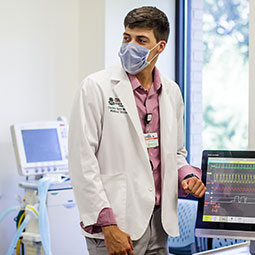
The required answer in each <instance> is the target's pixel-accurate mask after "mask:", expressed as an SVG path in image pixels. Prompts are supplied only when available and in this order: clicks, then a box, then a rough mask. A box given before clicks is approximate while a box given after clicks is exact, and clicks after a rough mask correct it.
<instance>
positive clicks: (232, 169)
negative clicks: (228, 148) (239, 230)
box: [202, 157, 255, 224]
mask: <svg viewBox="0 0 255 255" xmlns="http://www.w3.org/2000/svg"><path fill="white" fill-rule="evenodd" d="M206 187H207V192H206V194H205V199H204V210H203V218H202V221H204V222H224V223H247V224H249V223H253V224H254V223H255V159H254V158H252V159H251V158H250V159H249V158H217V157H211V158H210V157H209V158H208V165H207V175H206Z"/></svg>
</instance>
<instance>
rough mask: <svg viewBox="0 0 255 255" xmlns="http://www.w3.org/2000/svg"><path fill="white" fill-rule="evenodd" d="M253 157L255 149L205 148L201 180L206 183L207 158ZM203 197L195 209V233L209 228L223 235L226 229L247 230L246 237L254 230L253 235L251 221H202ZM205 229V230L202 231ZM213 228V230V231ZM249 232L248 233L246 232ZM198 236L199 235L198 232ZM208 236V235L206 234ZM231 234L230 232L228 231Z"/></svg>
mask: <svg viewBox="0 0 255 255" xmlns="http://www.w3.org/2000/svg"><path fill="white" fill-rule="evenodd" d="M209 157H210V158H212V157H216V158H254V159H255V151H226V150H205V151H203V155H202V166H201V169H202V181H203V183H204V184H205V185H206V176H207V163H208V158H209ZM204 198H205V196H203V197H202V198H200V199H198V210H197V219H196V233H202V232H204V233H206V232H207V231H206V230H211V231H212V232H215V233H220V231H223V232H222V233H224V235H227V234H228V232H227V231H234V232H235V231H239V232H243V231H245V232H247V238H248V237H249V236H250V234H251V232H254V235H255V224H252V223H229V222H228V223H226V222H205V221H202V217H203V208H204ZM203 230H205V231H203ZM214 230H215V231H214ZM248 233H249V234H248ZM198 236H201V235H200V234H198ZM207 236H208V235H207ZM230 236H231V233H230ZM241 236H243V237H245V234H244V233H242V234H241Z"/></svg>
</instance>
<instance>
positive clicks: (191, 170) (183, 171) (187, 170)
mask: <svg viewBox="0 0 255 255" xmlns="http://www.w3.org/2000/svg"><path fill="white" fill-rule="evenodd" d="M188 174H194V175H196V176H197V177H198V178H199V179H201V177H202V170H201V169H199V168H198V167H195V166H191V165H185V166H183V167H181V168H180V169H179V170H178V187H179V192H178V196H179V197H186V196H187V193H186V192H185V191H184V190H183V189H182V188H181V182H182V181H183V179H184V177H185V176H187V175H188Z"/></svg>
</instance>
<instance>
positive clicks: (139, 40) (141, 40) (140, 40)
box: [138, 39, 146, 43]
mask: <svg viewBox="0 0 255 255" xmlns="http://www.w3.org/2000/svg"><path fill="white" fill-rule="evenodd" d="M138 42H139V43H146V41H145V40H143V39H138Z"/></svg>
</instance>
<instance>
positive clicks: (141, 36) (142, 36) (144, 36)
mask: <svg viewBox="0 0 255 255" xmlns="http://www.w3.org/2000/svg"><path fill="white" fill-rule="evenodd" d="M123 35H127V36H130V34H129V33H126V32H124V33H123ZM136 37H138V38H140V39H141V38H145V39H149V37H147V36H146V35H136Z"/></svg>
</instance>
